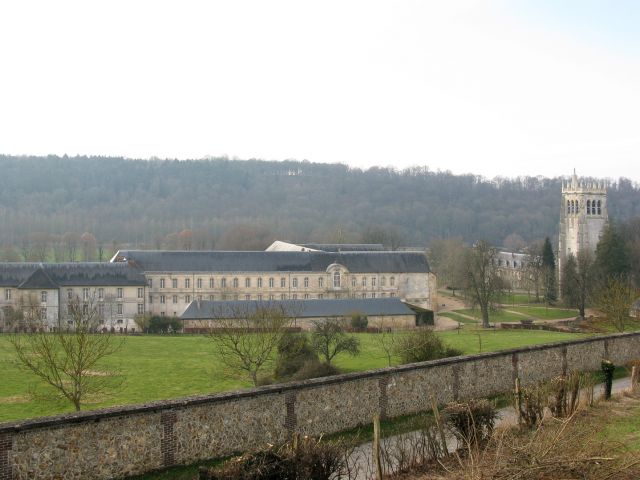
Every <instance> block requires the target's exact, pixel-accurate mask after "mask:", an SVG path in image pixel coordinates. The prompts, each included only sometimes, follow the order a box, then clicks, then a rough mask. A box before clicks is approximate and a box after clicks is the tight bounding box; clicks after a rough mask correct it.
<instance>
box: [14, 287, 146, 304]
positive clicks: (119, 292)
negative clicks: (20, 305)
mask: <svg viewBox="0 0 640 480" xmlns="http://www.w3.org/2000/svg"><path fill="white" fill-rule="evenodd" d="M97 294H98V300H104V288H98V290H97ZM47 298H48V292H46V291H42V292H40V301H41V302H42V303H47ZM90 298H91V290H90V289H89V288H83V289H82V300H83V301H85V302H86V301H88V300H89V299H90ZM123 298H124V289H123V288H117V289H116V300H122V299H123ZM138 298H144V288H138ZM4 299H5V300H6V301H9V300H11V289H10V288H6V289H5V290H4ZM67 299H69V300H72V299H73V289H71V288H69V289H67Z"/></svg>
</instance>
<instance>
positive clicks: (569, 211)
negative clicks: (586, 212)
mask: <svg viewBox="0 0 640 480" xmlns="http://www.w3.org/2000/svg"><path fill="white" fill-rule="evenodd" d="M569 213H571V202H570V201H569V200H567V214H569Z"/></svg>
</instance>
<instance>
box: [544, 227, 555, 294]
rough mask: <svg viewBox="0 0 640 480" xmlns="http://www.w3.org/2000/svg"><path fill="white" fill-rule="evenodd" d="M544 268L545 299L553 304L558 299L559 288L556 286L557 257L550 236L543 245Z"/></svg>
mask: <svg viewBox="0 0 640 480" xmlns="http://www.w3.org/2000/svg"><path fill="white" fill-rule="evenodd" d="M542 269H543V272H544V273H543V276H544V299H545V302H546V303H547V305H551V304H552V303H555V301H556V300H557V299H558V289H557V286H556V258H555V255H554V254H553V247H551V241H550V240H549V237H546V238H545V239H544V245H543V246H542Z"/></svg>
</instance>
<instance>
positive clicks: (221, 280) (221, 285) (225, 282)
mask: <svg viewBox="0 0 640 480" xmlns="http://www.w3.org/2000/svg"><path fill="white" fill-rule="evenodd" d="M220 287H221V288H227V279H226V278H222V279H220Z"/></svg>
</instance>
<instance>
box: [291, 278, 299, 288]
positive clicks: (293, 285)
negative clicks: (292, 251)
mask: <svg viewBox="0 0 640 480" xmlns="http://www.w3.org/2000/svg"><path fill="white" fill-rule="evenodd" d="M291 286H292V287H293V288H298V279H297V278H296V277H293V280H291Z"/></svg>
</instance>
